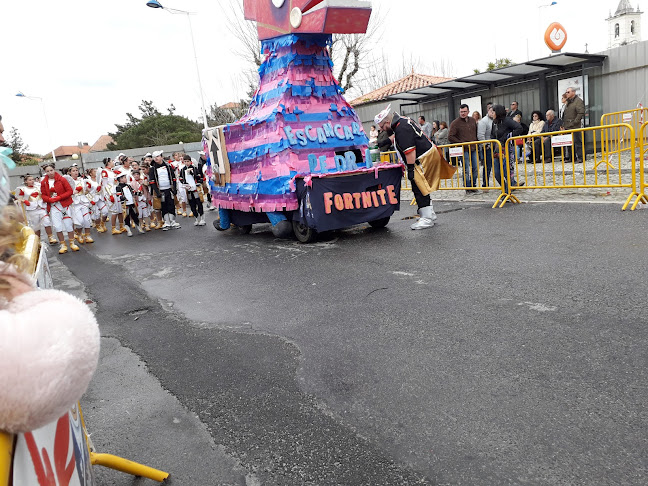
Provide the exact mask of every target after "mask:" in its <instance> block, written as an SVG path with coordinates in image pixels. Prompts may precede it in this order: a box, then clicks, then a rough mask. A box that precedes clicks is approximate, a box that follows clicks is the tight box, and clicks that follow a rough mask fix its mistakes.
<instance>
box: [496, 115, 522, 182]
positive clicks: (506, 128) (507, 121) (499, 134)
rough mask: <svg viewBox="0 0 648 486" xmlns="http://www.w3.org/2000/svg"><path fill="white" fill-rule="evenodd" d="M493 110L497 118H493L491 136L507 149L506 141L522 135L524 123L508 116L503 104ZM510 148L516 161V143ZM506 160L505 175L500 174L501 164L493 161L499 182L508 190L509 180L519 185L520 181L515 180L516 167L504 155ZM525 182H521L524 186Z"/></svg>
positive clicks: (510, 154)
mask: <svg viewBox="0 0 648 486" xmlns="http://www.w3.org/2000/svg"><path fill="white" fill-rule="evenodd" d="M493 111H494V112H495V119H494V120H493V132H492V135H491V138H493V139H496V140H499V142H500V143H501V144H502V150H506V141H507V140H508V139H509V138H511V137H518V136H520V135H522V132H523V131H524V129H523V128H522V125H520V124H519V123H518V122H516V121H515V120H513V118H511V117H508V116H506V108H504V107H503V106H502V105H494V106H493ZM508 148H509V159H510V160H512V161H515V144H514V143H510V144H509V145H508ZM502 160H503V161H504V177H502V174H500V165H499V163H496V162H495V161H493V162H494V163H493V174H494V175H495V179H497V182H499V183H500V184H503V185H504V190H505V191H507V192H508V181H507V179H510V181H511V184H512V185H514V186H517V185H518V183H517V182H516V181H515V167H514V165H513V164H512V163H509V161H507V159H506V157H505V156H502ZM523 185H524V182H523V183H522V184H520V186H523Z"/></svg>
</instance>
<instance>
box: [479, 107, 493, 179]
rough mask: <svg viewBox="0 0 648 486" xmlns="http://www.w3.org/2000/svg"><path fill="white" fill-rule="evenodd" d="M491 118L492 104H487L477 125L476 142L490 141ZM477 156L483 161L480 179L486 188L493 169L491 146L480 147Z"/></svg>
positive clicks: (491, 130)
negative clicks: (482, 172) (484, 113)
mask: <svg viewBox="0 0 648 486" xmlns="http://www.w3.org/2000/svg"><path fill="white" fill-rule="evenodd" d="M493 118H495V113H493V104H492V103H488V104H487V105H486V116H485V117H483V118H482V119H481V120H479V123H477V140H479V141H483V140H490V138H491V133H492V132H493ZM479 156H480V158H481V159H482V160H483V161H484V174H483V177H482V187H488V181H489V180H490V175H491V170H492V169H493V146H492V144H490V145H486V144H484V145H481V146H480V147H479Z"/></svg>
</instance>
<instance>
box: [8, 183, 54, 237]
mask: <svg viewBox="0 0 648 486" xmlns="http://www.w3.org/2000/svg"><path fill="white" fill-rule="evenodd" d="M23 182H24V186H20V187H18V188H16V197H17V199H18V201H19V202H20V203H22V204H23V206H24V209H25V213H26V215H27V222H28V224H29V226H30V227H31V229H33V230H34V233H36V236H38V237H39V238H40V234H41V226H44V227H45V233H47V237H48V238H49V243H50V245H55V244H56V243H58V240H57V239H56V238H54V235H53V234H52V221H51V219H50V217H49V214H47V204H45V201H43V198H42V197H41V193H40V188H38V187H37V186H36V183H35V179H34V176H32V175H29V174H27V175H26V176H25V177H24V178H23Z"/></svg>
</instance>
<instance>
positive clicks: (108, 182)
mask: <svg viewBox="0 0 648 486" xmlns="http://www.w3.org/2000/svg"><path fill="white" fill-rule="evenodd" d="M98 177H99V181H98V182H99V183H100V184H101V190H102V191H103V197H104V200H105V201H106V205H107V206H108V211H109V212H110V214H122V212H123V210H122V205H121V202H120V201H119V198H118V197H117V194H116V193H117V182H116V181H115V173H114V172H113V170H112V169H109V168H107V167H104V168H103V169H101V172H99V176H98Z"/></svg>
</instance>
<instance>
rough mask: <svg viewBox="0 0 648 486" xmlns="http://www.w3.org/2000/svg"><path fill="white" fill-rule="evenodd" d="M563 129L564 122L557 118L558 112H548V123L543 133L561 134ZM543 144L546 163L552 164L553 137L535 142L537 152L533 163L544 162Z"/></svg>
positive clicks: (538, 139)
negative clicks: (541, 147)
mask: <svg viewBox="0 0 648 486" xmlns="http://www.w3.org/2000/svg"><path fill="white" fill-rule="evenodd" d="M561 127H562V120H561V119H560V118H557V117H556V112H555V111H553V110H548V111H547V121H546V122H545V124H544V126H543V127H542V132H541V133H551V132H559V131H560V129H561ZM541 143H542V144H543V148H544V161H545V162H551V137H542V139H540V138H536V139H535V140H534V141H533V148H534V151H535V154H534V157H533V161H534V162H535V163H536V164H539V163H540V162H542V152H543V151H542V150H541V149H540V144H541Z"/></svg>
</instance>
